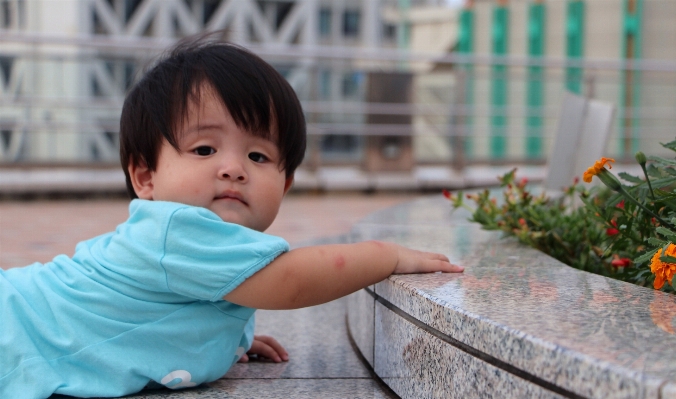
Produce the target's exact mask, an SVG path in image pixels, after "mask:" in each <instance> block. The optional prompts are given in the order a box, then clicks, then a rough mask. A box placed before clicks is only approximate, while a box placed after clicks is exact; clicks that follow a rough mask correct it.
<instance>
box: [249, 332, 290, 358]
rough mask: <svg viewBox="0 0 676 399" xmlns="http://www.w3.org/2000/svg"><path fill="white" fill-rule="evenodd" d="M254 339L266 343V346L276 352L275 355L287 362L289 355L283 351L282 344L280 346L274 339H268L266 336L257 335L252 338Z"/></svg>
mask: <svg viewBox="0 0 676 399" xmlns="http://www.w3.org/2000/svg"><path fill="white" fill-rule="evenodd" d="M254 338H255V339H257V340H259V341H262V342H264V343H266V344H267V345H268V346H270V347H271V348H272V349H274V350H275V352H277V354H278V355H279V356H280V357H281V358H282V360H284V361H287V360H289V353H288V352H287V351H286V349H284V347H283V346H282V344H280V343H279V342H278V341H277V340H276V339H274V338H273V337H270V336H268V335H257V336H255V337H254Z"/></svg>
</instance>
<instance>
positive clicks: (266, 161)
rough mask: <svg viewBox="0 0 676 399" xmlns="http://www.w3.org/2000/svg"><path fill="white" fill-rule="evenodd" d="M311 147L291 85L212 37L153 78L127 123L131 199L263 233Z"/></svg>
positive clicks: (138, 91) (136, 91)
mask: <svg viewBox="0 0 676 399" xmlns="http://www.w3.org/2000/svg"><path fill="white" fill-rule="evenodd" d="M305 143H306V131H305V118H304V116H303V111H302V109H301V106H300V102H299V101H298V98H297V97H296V94H295V93H294V91H293V89H292V88H291V86H290V85H289V84H288V83H287V82H286V80H285V79H284V78H283V77H282V76H281V75H280V74H279V73H278V72H277V71H275V70H274V69H273V68H272V67H271V66H270V65H269V64H267V63H266V62H265V61H263V60H262V59H260V58H259V57H257V56H255V55H253V54H251V53H250V52H248V51H247V50H244V49H242V48H240V47H237V46H234V45H231V44H225V43H218V42H213V41H208V40H205V39H204V38H202V39H198V40H194V41H190V42H183V43H182V44H179V45H178V46H177V47H175V48H174V49H173V50H172V51H171V53H169V55H168V56H167V57H165V58H164V59H163V60H161V61H160V62H159V63H158V64H157V65H155V66H154V67H153V68H152V69H151V70H150V71H148V72H147V73H146V74H145V76H144V77H143V78H142V79H141V80H140V81H139V82H138V83H136V85H135V86H134V87H133V88H132V89H131V91H130V92H129V94H128V95H127V98H126V100H125V103H124V107H123V109H122V116H121V119H120V160H121V162H122V168H123V169H124V172H125V175H126V180H127V191H128V192H129V195H130V196H131V197H132V198H142V199H148V200H166V201H174V202H181V203H186V204H189V205H196V206H202V207H205V208H208V209H210V210H212V211H214V212H215V213H216V214H218V215H219V216H220V217H221V218H222V219H223V220H225V221H227V222H233V223H238V224H241V225H244V226H246V227H250V228H253V229H256V230H259V231H263V230H265V229H266V228H267V227H268V226H269V225H270V223H272V221H273V220H274V217H275V216H276V214H277V211H278V209H279V204H280V203H281V199H282V197H283V196H284V194H285V193H286V192H287V191H288V189H289V188H290V186H291V183H292V181H293V174H294V171H295V170H296V168H297V167H298V165H299V164H300V163H301V161H302V160H303V156H304V154H305V145H306V144H305Z"/></svg>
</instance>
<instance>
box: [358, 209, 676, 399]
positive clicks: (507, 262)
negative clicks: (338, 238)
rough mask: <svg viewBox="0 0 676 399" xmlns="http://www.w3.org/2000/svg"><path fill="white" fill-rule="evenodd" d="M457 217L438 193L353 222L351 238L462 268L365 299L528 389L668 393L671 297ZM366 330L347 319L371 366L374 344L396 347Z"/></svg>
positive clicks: (399, 280) (675, 349)
mask: <svg viewBox="0 0 676 399" xmlns="http://www.w3.org/2000/svg"><path fill="white" fill-rule="evenodd" d="M467 216H468V215H467V214H466V213H455V214H454V213H452V212H451V207H450V205H449V204H448V202H447V201H445V200H444V199H443V198H440V196H438V197H437V198H423V199H420V200H417V201H413V202H411V203H408V204H403V205H399V206H396V207H393V208H389V209H387V210H384V211H381V212H377V213H375V214H373V215H370V216H369V217H367V218H366V219H364V220H363V221H362V222H360V223H358V224H357V225H356V226H355V227H354V229H353V230H352V233H351V236H352V240H355V241H356V240H365V239H380V240H386V241H393V242H397V243H400V244H403V245H407V246H410V247H413V248H417V249H421V250H430V251H437V252H442V253H444V254H446V255H447V256H449V258H450V259H451V260H452V261H454V262H457V263H459V264H462V265H464V266H465V267H466V270H465V272H464V273H462V274H443V275H442V274H432V275H407V276H393V277H390V278H389V279H387V280H385V281H383V282H381V283H379V284H377V285H376V286H375V288H374V290H373V294H374V296H375V298H376V299H378V300H381V301H384V302H387V303H389V304H391V305H392V306H394V307H395V308H397V309H399V310H400V311H401V312H403V313H404V314H405V315H408V316H410V317H412V318H413V319H415V320H417V321H418V322H419V323H421V325H422V326H425V328H428V329H431V330H433V331H436V332H438V334H441V335H443V336H446V337H449V338H450V339H451V340H455V341H457V342H458V343H460V345H466V346H467V347H468V348H471V349H472V350H475V351H477V352H478V353H482V354H484V355H486V356H487V357H488V358H489V359H496V361H498V362H503V363H504V364H507V365H509V366H512V367H514V368H515V369H516V370H517V372H518V370H521V371H523V372H525V373H526V374H528V375H531V376H534V377H535V379H536V381H535V382H536V383H537V382H538V381H540V382H543V383H544V385H545V386H547V384H551V385H549V386H550V387H551V386H553V387H555V389H558V390H560V392H562V393H563V396H564V397H583V398H672V397H673V398H676V325H675V324H674V323H673V320H674V318H675V317H676V297H675V296H673V295H670V294H665V293H662V292H657V291H654V290H652V289H649V288H644V287H638V286H635V285H631V284H627V283H623V282H620V281H617V280H613V279H609V278H605V277H602V276H597V275H593V274H590V273H586V272H583V271H579V270H576V269H573V268H570V267H568V266H566V265H564V264H562V263H560V262H558V261H556V260H555V259H553V258H550V257H548V256H547V255H544V254H542V253H540V252H538V251H535V250H533V249H530V248H527V247H525V246H522V245H520V244H518V243H516V242H515V241H513V240H509V239H502V238H500V235H499V233H494V232H485V231H482V230H480V228H479V226H478V225H474V224H471V223H467V222H466V218H467ZM364 297H365V296H364V295H361V298H362V299H361V300H362V301H366V303H365V305H363V306H362V308H363V307H364V306H366V307H367V308H369V307H372V306H373V304H372V302H370V301H374V298H373V297H371V298H370V299H364ZM353 303H355V300H351V301H350V306H349V308H348V312H352V311H353V310H352V309H353V308H354V305H353ZM362 314H363V310H362ZM373 323H374V322H373V320H364V322H363V324H364V325H363V326H353V324H355V323H353V322H352V321H351V323H350V329H351V332H352V333H353V334H354V333H355V331H358V333H359V334H360V335H361V336H362V337H369V336H372V337H373V340H374V342H373V343H372V344H368V345H363V344H362V345H359V344H358V346H359V347H360V349H361V346H365V347H366V349H367V350H368V349H370V350H374V349H372V348H375V353H374V355H371V356H373V358H374V362H375V364H374V365H373V367H374V369H375V370H376V371H377V370H379V369H382V365H378V364H377V363H378V359H379V358H383V356H382V354H379V353H378V350H379V349H378V348H389V350H390V351H392V350H393V348H396V344H395V343H387V342H380V341H381V340H384V339H387V337H386V335H384V334H382V332H381V333H380V334H378V331H373V332H371V331H372V330H373ZM364 331H367V332H366V333H365V332H364ZM369 334H371V335H369ZM399 349H400V355H401V356H403V348H399ZM362 350H363V349H362ZM434 355H435V353H431V354H428V356H434ZM390 356H391V354H390ZM407 356H409V357H410V354H408V355H407ZM436 360H437V364H443V360H444V359H436ZM439 362H441V363H439ZM440 371H441V370H440ZM381 377H383V376H381ZM385 381H387V379H386V380H385ZM396 391H397V390H396V389H395V392H396ZM397 393H398V394H400V395H402V393H403V392H397ZM428 393H429V392H428ZM419 394H421V396H426V395H424V392H419ZM449 394H450V392H449ZM402 396H403V397H406V395H402Z"/></svg>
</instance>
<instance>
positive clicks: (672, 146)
mask: <svg viewBox="0 0 676 399" xmlns="http://www.w3.org/2000/svg"><path fill="white" fill-rule="evenodd" d="M660 144H661V145H662V147H664V148H668V149H670V150H672V151H676V140H674V141H670V142H668V143H660Z"/></svg>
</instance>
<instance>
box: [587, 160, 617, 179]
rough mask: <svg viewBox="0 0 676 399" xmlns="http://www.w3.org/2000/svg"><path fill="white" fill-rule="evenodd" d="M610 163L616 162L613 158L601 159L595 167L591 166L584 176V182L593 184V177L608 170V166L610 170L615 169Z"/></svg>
mask: <svg viewBox="0 0 676 399" xmlns="http://www.w3.org/2000/svg"><path fill="white" fill-rule="evenodd" d="M610 162H615V160H614V159H613V158H606V157H601V159H599V160H598V161H596V162H595V163H594V166H590V167H589V168H587V171H586V172H584V173H583V174H582V180H584V181H585V183H591V181H592V177H593V176H596V175H598V174H599V172H601V171H602V170H605V169H606V168H605V166H606V164H608V169H612V168H613V166H612V165H611V164H610Z"/></svg>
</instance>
